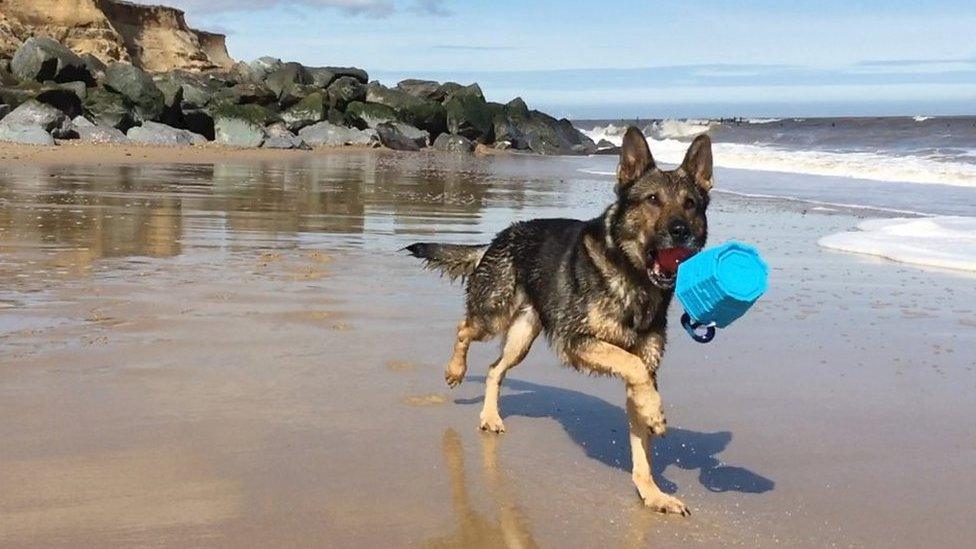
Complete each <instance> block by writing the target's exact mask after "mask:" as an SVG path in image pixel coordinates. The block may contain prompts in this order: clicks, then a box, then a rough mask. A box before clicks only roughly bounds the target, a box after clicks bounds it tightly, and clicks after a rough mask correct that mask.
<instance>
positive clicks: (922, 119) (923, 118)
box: [912, 116, 932, 122]
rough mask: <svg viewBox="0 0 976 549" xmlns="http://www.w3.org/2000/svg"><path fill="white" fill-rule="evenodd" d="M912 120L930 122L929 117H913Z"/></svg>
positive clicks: (930, 118)
mask: <svg viewBox="0 0 976 549" xmlns="http://www.w3.org/2000/svg"><path fill="white" fill-rule="evenodd" d="M912 120H914V121H916V122H925V121H926V120H932V117H931V116H913V117H912Z"/></svg>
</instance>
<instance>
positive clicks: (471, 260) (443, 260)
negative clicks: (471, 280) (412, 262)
mask: <svg viewBox="0 0 976 549" xmlns="http://www.w3.org/2000/svg"><path fill="white" fill-rule="evenodd" d="M404 250H406V251H408V252H410V255H412V256H414V257H419V258H420V259H423V260H424V267H426V268H428V269H437V270H439V271H441V272H442V273H444V274H446V275H447V276H449V277H450V278H451V280H456V279H458V278H461V279H464V278H467V277H469V276H471V273H473V272H474V270H475V268H477V267H478V263H480V262H481V258H482V257H484V255H485V252H486V251H488V245H487V244H477V245H473V246H472V245H464V244H437V243H435V242H417V243H415V244H411V245H409V246H407V247H406V248H404Z"/></svg>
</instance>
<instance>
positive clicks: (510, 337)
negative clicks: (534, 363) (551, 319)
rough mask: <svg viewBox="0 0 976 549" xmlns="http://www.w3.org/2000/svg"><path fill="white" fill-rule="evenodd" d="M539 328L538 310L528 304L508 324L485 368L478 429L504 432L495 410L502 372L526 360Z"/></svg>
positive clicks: (499, 416) (540, 328)
mask: <svg viewBox="0 0 976 549" xmlns="http://www.w3.org/2000/svg"><path fill="white" fill-rule="evenodd" d="M540 331H542V322H540V321H539V315H538V313H536V311H535V309H533V308H531V307H526V308H524V309H522V310H521V311H519V312H518V313H517V314H516V316H515V319H514V320H513V321H512V324H511V325H510V326H509V327H508V331H507V332H506V333H505V343H504V344H503V345H502V354H501V356H499V357H498V360H496V361H495V363H494V364H492V365H491V367H490V368H488V375H487V377H486V378H485V404H484V407H483V408H482V409H481V425H480V428H481V430H483V431H492V432H494V433H503V432H505V424H504V423H502V418H501V415H500V414H499V413H498V392H499V391H500V390H501V384H502V381H503V380H504V379H505V374H506V373H507V372H508V371H509V370H511V369H512V368H514V367H516V366H518V365H519V364H520V363H521V362H522V360H523V359H525V355H527V354H528V353H529V349H531V348H532V342H533V341H535V338H537V337H538V336H539V332H540Z"/></svg>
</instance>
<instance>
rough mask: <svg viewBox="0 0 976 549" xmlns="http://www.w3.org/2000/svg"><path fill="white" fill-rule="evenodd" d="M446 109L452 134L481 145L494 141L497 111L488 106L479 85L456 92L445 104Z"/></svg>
mask: <svg viewBox="0 0 976 549" xmlns="http://www.w3.org/2000/svg"><path fill="white" fill-rule="evenodd" d="M444 109H445V110H446V111H447V131H449V132H450V133H453V134H455V135H461V136H464V137H467V138H468V139H471V140H472V141H479V142H481V143H491V142H492V141H494V139H495V123H494V122H495V112H496V109H494V108H492V107H490V106H489V105H488V102H487V101H485V97H484V94H482V93H481V88H480V87H478V85H477V84H472V85H470V86H467V87H465V88H461V89H458V90H456V91H454V92H453V93H452V94H451V96H450V97H449V98H448V99H447V101H445V102H444Z"/></svg>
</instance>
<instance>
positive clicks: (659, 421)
mask: <svg viewBox="0 0 976 549" xmlns="http://www.w3.org/2000/svg"><path fill="white" fill-rule="evenodd" d="M571 355H572V356H571V358H572V359H573V363H574V365H575V366H576V367H578V368H582V369H584V370H590V371H594V372H599V373H603V374H609V375H613V376H617V377H619V378H620V379H622V380H624V383H626V384H627V402H628V405H631V404H632V405H633V407H634V412H635V413H636V414H637V417H639V418H640V420H641V421H642V422H643V424H644V425H645V426H646V427H648V428H649V429H650V430H651V433H653V434H656V435H663V434H664V433H665V432H666V431H667V421H666V420H665V419H664V410H663V408H662V407H661V395H660V394H658V392H657V387H655V382H654V377H653V372H652V370H651V369H649V368H648V367H647V365H646V364H645V363H644V361H643V360H642V359H641V358H640V357H638V356H637V355H634V354H632V353H629V352H627V351H625V350H623V349H621V348H620V347H617V346H616V345H612V344H610V343H607V342H605V341H599V340H589V341H587V342H585V343H583V344H581V345H579V346H578V347H576V348H575V349H574V350H573V351H572V352H571Z"/></svg>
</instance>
